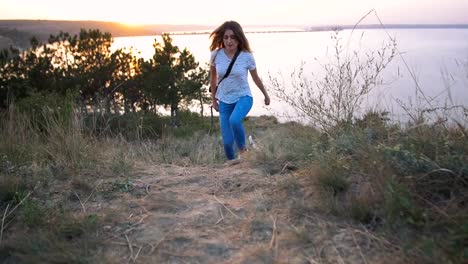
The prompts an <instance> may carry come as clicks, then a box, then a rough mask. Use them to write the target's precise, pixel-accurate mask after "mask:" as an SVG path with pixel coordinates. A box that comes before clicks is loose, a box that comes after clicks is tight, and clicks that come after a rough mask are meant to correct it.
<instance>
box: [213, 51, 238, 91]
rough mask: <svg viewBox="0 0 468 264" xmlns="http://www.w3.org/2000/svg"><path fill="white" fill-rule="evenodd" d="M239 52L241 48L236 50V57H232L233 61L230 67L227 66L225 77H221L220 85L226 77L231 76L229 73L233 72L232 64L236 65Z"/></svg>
mask: <svg viewBox="0 0 468 264" xmlns="http://www.w3.org/2000/svg"><path fill="white" fill-rule="evenodd" d="M239 53H240V49H238V50H237V51H236V54H234V57H233V58H232V61H231V63H229V66H228V68H227V71H226V74H224V76H223V78H221V79H220V80H219V82H218V85H219V84H220V83H221V82H222V81H223V80H224V79H226V78H227V77H228V76H229V74H230V73H231V70H232V66H233V65H234V62H236V59H237V56H239Z"/></svg>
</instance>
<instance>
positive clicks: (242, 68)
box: [210, 48, 256, 104]
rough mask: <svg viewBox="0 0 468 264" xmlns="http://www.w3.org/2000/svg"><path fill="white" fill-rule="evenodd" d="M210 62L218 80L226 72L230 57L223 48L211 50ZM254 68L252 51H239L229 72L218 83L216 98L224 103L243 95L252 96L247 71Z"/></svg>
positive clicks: (236, 99)
mask: <svg viewBox="0 0 468 264" xmlns="http://www.w3.org/2000/svg"><path fill="white" fill-rule="evenodd" d="M210 62H211V65H212V66H215V67H216V72H217V74H218V81H219V80H221V78H223V76H224V74H225V73H226V71H227V68H228V67H229V64H230V63H231V59H229V58H228V56H227V55H226V53H225V52H224V48H223V49H219V50H214V51H213V52H211V59H210ZM255 68H256V66H255V59H254V57H253V55H252V53H250V52H246V51H241V52H240V53H239V56H238V57H237V59H236V61H235V62H234V65H233V66H232V69H231V73H230V74H229V76H228V77H227V78H224V80H223V81H222V82H221V83H220V84H219V86H218V90H217V91H216V98H218V100H220V101H222V102H224V103H227V104H233V103H235V102H237V101H238V100H239V99H240V98H241V97H243V96H246V95H247V96H252V92H251V91H250V87H249V82H248V71H251V70H254V69H255Z"/></svg>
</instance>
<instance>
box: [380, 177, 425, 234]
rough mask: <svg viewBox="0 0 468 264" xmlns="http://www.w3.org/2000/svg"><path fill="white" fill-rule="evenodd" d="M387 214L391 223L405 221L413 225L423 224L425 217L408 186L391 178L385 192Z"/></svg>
mask: <svg viewBox="0 0 468 264" xmlns="http://www.w3.org/2000/svg"><path fill="white" fill-rule="evenodd" d="M384 199H385V214H386V216H387V218H388V219H389V220H392V221H390V223H395V222H399V221H398V220H403V222H405V223H407V224H410V225H412V226H423V225H424V224H425V219H424V215H423V212H422V211H421V209H420V208H418V207H417V206H416V205H415V204H414V203H413V201H412V199H411V195H410V192H409V190H408V188H407V187H406V186H405V185H403V184H401V183H398V182H396V181H395V180H391V181H390V182H389V183H388V184H387V187H386V190H385V194H384Z"/></svg>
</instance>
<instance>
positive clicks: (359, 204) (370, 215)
mask: <svg viewBox="0 0 468 264" xmlns="http://www.w3.org/2000/svg"><path fill="white" fill-rule="evenodd" d="M349 213H350V215H351V217H352V218H353V219H354V220H356V221H358V222H360V223H363V224H370V223H371V222H372V221H373V220H374V212H373V209H372V208H371V207H370V205H369V204H367V203H366V202H364V201H361V200H354V201H353V202H352V204H351V208H350V212H349Z"/></svg>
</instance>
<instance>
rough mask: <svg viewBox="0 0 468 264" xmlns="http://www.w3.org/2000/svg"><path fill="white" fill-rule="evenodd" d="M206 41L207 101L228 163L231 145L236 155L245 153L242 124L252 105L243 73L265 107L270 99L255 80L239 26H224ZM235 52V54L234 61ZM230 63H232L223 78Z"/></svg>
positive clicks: (257, 80)
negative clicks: (208, 57)
mask: <svg viewBox="0 0 468 264" xmlns="http://www.w3.org/2000/svg"><path fill="white" fill-rule="evenodd" d="M210 38H211V39H212V42H211V46H210V51H211V60H210V62H211V63H210V73H211V74H210V79H211V82H210V84H211V89H210V90H211V99H212V101H213V108H214V109H215V110H216V111H218V112H219V120H220V124H221V134H222V137H223V144H224V152H225V153H226V158H227V160H228V161H229V160H235V158H236V151H235V148H234V142H235V144H236V145H237V149H238V150H239V152H240V153H242V152H243V151H246V150H247V147H246V143H245V130H244V127H243V125H242V121H243V120H244V118H245V117H246V116H247V113H248V112H249V111H250V109H251V108H252V104H253V98H252V93H251V91H250V87H249V83H248V74H247V72H250V75H251V76H252V79H253V81H254V83H255V85H256V86H257V87H258V88H259V89H260V91H262V93H263V95H264V96H265V105H269V104H270V97H269V96H268V93H267V92H266V90H265V87H264V86H263V83H262V81H261V80H260V77H259V76H258V73H257V68H256V65H255V60H254V57H253V56H252V53H251V50H250V46H249V42H248V40H247V38H246V37H245V34H244V31H243V30H242V27H241V26H240V25H239V23H237V22H235V21H227V22H224V23H223V24H222V25H221V26H219V27H218V28H217V29H216V30H215V31H213V32H212V33H211V35H210ZM237 51H239V53H238V54H237V58H235V55H236V52H237ZM233 59H235V62H234V64H233V65H232V69H231V71H230V72H229V75H227V76H226V72H228V68H229V64H230V63H231V61H232V60H233ZM219 81H221V82H219Z"/></svg>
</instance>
